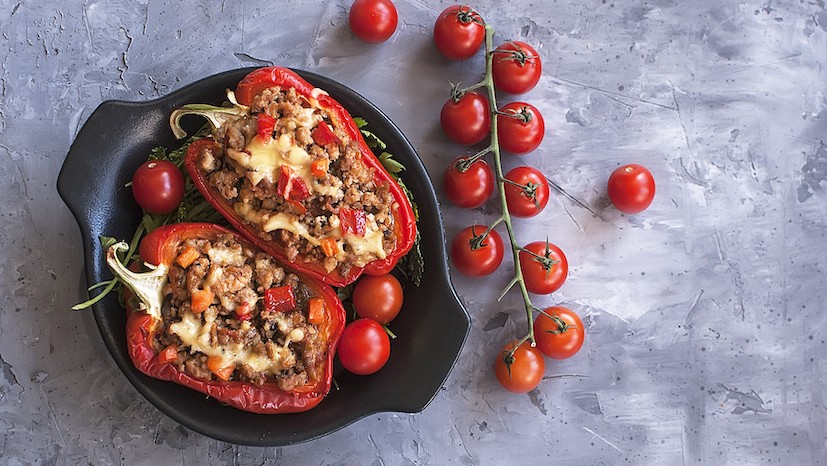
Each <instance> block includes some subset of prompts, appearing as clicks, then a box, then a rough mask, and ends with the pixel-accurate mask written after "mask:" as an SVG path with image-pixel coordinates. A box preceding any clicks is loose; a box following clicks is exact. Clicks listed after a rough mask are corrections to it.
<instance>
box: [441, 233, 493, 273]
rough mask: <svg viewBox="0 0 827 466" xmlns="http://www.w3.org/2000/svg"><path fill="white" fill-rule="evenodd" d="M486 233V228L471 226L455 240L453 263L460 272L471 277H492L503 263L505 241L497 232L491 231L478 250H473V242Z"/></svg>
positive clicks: (452, 254)
mask: <svg viewBox="0 0 827 466" xmlns="http://www.w3.org/2000/svg"><path fill="white" fill-rule="evenodd" d="M484 232H485V227H481V226H477V225H474V226H470V227H468V228H466V229H464V230H462V231H460V232H459V234H458V235H457V236H456V237H455V238H454V241H453V242H452V243H451V261H452V262H453V263H454V267H456V268H457V270H459V271H460V272H462V273H464V274H465V275H468V276H471V277H483V276H485V275H490V274H491V273H493V272H494V271H495V270H497V267H499V266H500V264H501V263H502V261H503V254H504V249H503V239H502V238H501V237H500V234H499V233H497V230H491V231H490V232H489V233H488V237H487V238H485V239H483V240H482V242H481V243H480V246H479V247H478V248H477V249H472V245H471V240H472V238H474V237H475V236H477V235H481V234H483V233H484Z"/></svg>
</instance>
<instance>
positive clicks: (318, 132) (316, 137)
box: [310, 122, 340, 147]
mask: <svg viewBox="0 0 827 466" xmlns="http://www.w3.org/2000/svg"><path fill="white" fill-rule="evenodd" d="M310 136H311V137H312V138H313V141H315V142H316V144H318V145H320V146H322V147H324V146H326V145H328V144H339V142H340V141H339V137H338V136H336V133H334V132H333V130H332V129H330V125H328V124H327V123H325V122H321V123H319V124H318V125H317V126H316V128H315V129H314V130H313V132H312V133H310Z"/></svg>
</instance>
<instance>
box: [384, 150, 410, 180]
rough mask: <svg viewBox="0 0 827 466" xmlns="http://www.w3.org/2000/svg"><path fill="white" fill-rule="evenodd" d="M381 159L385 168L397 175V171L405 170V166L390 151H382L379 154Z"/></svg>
mask: <svg viewBox="0 0 827 466" xmlns="http://www.w3.org/2000/svg"><path fill="white" fill-rule="evenodd" d="M379 161H380V162H382V166H383V167H385V170H387V171H388V173H390V174H392V175H396V174H397V173H400V172H402V171H403V170H405V166H404V165H402V164H401V163H399V162H397V161H396V160H394V159H393V155H391V154H390V153H389V152H382V153H381V154H379Z"/></svg>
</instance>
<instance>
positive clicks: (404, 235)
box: [170, 67, 416, 286]
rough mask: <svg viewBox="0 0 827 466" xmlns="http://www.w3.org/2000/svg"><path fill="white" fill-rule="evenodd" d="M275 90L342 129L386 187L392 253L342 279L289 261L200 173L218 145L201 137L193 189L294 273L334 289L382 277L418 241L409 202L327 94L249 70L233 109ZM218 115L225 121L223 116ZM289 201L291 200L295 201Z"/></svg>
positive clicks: (279, 71) (283, 71)
mask: <svg viewBox="0 0 827 466" xmlns="http://www.w3.org/2000/svg"><path fill="white" fill-rule="evenodd" d="M276 86H279V87H281V88H282V89H288V88H291V87H292V88H295V90H296V93H297V94H298V95H300V96H302V97H303V98H304V99H306V100H307V101H308V102H310V103H311V104H313V105H316V106H318V107H319V108H321V109H322V110H324V111H325V112H326V113H327V115H328V117H329V119H330V123H331V124H332V125H333V127H334V128H336V129H338V130H341V131H342V132H344V133H345V134H347V135H348V137H349V138H350V139H351V140H353V141H356V142H357V144H358V146H359V150H360V152H361V154H362V160H363V161H364V163H365V165H367V167H369V168H372V169H373V170H374V177H375V180H376V184H377V185H383V184H386V185H388V186H389V190H390V193H391V195H392V196H393V199H394V201H395V203H394V204H395V205H394V210H393V216H394V225H395V226H394V235H395V236H396V247H395V249H394V250H393V251H392V252H391V253H390V254H388V256H387V257H386V258H385V259H378V260H375V261H373V262H370V263H368V264H367V265H366V266H365V267H364V268H359V267H351V268H350V270H349V271H348V273H347V274H346V275H344V276H343V275H341V274H340V273H339V271H338V269H337V270H334V271H333V272H327V270H326V269H325V267H324V264H323V262H322V261H309V260H308V261H306V257H304V256H301V255H299V256H298V257H297V258H296V259H295V260H293V261H289V260H288V257H287V254H286V252H285V247H284V245H283V244H281V243H280V242H279V241H278V240H266V239H262V238H261V237H260V235H259V233H260V232H259V231H258V229H257V227H256V226H255V225H251V224H249V223H247V222H245V221H244V220H243V219H242V218H241V217H240V216H239V215H238V214H237V213H236V212H235V210H234V209H233V207H232V205H230V204H229V203H228V202H227V201H226V200H224V198H223V197H222V196H221V195H220V194H219V193H218V192H217V190H216V189H215V188H214V187H213V186H211V185H210V183H209V181H208V179H207V176H206V174H205V173H204V171H203V170H202V169H201V168H200V166H199V163H198V160H199V158H200V154H201V153H202V151H203V150H205V149H207V148H212V149H214V150H219V149H218V147H217V145H216V143H215V142H214V141H213V140H212V139H210V138H204V139H200V140H198V141H195V142H193V143H192V144H191V145H190V147H189V149H188V151H187V156H186V160H185V165H186V168H187V171H188V172H189V175H190V177H191V178H192V180H193V182H194V183H195V186H196V187H197V188H198V190H199V191H201V193H202V194H203V195H204V198H205V199H207V201H208V202H209V203H210V204H211V205H212V206H213V207H214V208H215V209H216V210H218V211H219V212H220V213H221V214H222V215H223V216H224V217H225V218H226V219H227V220H228V221H229V222H230V224H232V225H233V227H235V228H236V229H237V230H238V231H239V232H241V234H243V235H244V236H245V237H246V238H247V239H248V240H249V241H250V242H252V243H253V244H255V245H256V246H258V247H259V248H261V249H263V250H264V251H266V252H267V253H269V254H271V255H273V256H275V257H276V258H277V259H279V260H280V261H281V262H283V263H287V264H290V266H291V267H292V268H294V269H296V270H298V271H300V272H303V273H305V274H307V275H310V276H312V277H314V278H316V279H318V280H321V281H322V282H325V283H329V284H331V285H334V286H344V285H347V284H349V283H352V282H353V281H355V280H356V279H357V278H358V277H359V276H360V275H361V274H362V272H365V273H368V274H371V275H382V274H386V273H388V272H390V271H391V270H392V269H393V267H394V266H395V265H396V263H397V262H398V261H399V259H401V258H402V257H403V256H405V254H407V253H408V251H410V249H411V247H412V246H413V244H414V241H415V240H416V220H415V218H414V213H413V209H412V208H411V203H410V201H409V200H408V197H407V196H406V195H405V193H404V192H403V191H402V188H400V187H399V185H398V184H397V183H396V182H395V181H394V180H393V178H392V177H391V175H390V174H389V173H388V172H387V170H385V168H384V167H383V166H382V163H381V162H380V161H379V159H378V158H377V157H376V156H375V155H374V154H373V152H372V151H371V149H370V148H369V147H368V145H367V143H366V142H365V140H364V138H363V137H362V133H361V131H360V130H359V128H358V127H357V126H356V123H355V122H354V121H353V117H351V115H350V113H348V111H347V110H345V108H344V107H342V105H341V104H339V102H337V101H336V100H334V99H333V98H332V97H330V96H329V95H327V93H325V92H320V91H319V90H318V89H316V88H314V87H313V85H311V84H310V83H308V82H307V81H305V80H304V79H302V78H301V77H300V76H299V75H297V74H296V73H294V72H293V71H291V70H289V69H287V68H281V67H268V68H259V69H257V70H254V71H252V72H251V73H250V74H248V75H247V76H245V77H244V78H243V79H242V80H241V81H240V82H239V83H238V86H237V88H236V90H235V94H234V98H235V99H237V102H238V104H241V105H240V106H237V107H234V108H236V109H239V108H241V109H243V108H244V107H243V106H249V105H250V104H251V103H252V102H253V99H254V97H255V96H256V95H258V94H260V93H261V92H262V91H264V90H265V89H269V88H271V87H276ZM196 107H197V106H195V107H193V106H190V108H196ZM187 111H189V112H190V113H193V112H194V111H193V110H187ZM231 111H233V110H232V109H228V110H226V112H231ZM183 113H185V111H183V110H181V111H176V112H173V116H172V117H171V118H170V121H171V122H175V121H176V118H180V115H181V114H183ZM219 116H222V117H223V115H219ZM228 118H229V117H228ZM213 120H215V121H213ZM210 122H211V124H213V125H216V124H220V123H221V121H220V120H219V119H217V117H216V116H215V115H212V119H211V120H210ZM322 127H325V129H326V130H328V131H330V133H331V134H326V133H327V131H325V129H319V128H322ZM173 128H174V130H175V125H173ZM180 133H181V131H180V129H179V130H178V131H176V134H177V135H180ZM312 136H313V137H315V138H319V139H318V140H319V141H329V140H330V136H333V137H335V134H334V133H333V131H332V130H330V128H327V123H322V124H319V125H318V126H317V131H316V132H315V133H314V134H313V135H312ZM337 139H338V138H337ZM291 192H292V189H291ZM293 199H295V197H294V198H293ZM357 234H358V233H357Z"/></svg>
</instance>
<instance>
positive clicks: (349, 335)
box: [336, 319, 391, 375]
mask: <svg viewBox="0 0 827 466" xmlns="http://www.w3.org/2000/svg"><path fill="white" fill-rule="evenodd" d="M336 352H337V353H336V354H338V355H339V362H341V363H342V367H344V368H345V369H347V371H348V372H351V373H353V374H356V375H370V374H373V373H374V372H376V371H378V370H379V369H381V368H382V367H384V366H385V363H386V362H388V358H389V357H390V354H391V341H390V338H388V334H387V332H385V329H384V328H383V327H382V326H381V325H379V323H377V322H376V321H375V320H372V319H358V320H355V321H353V322H351V323H350V324H348V325H347V327H345V330H344V332H342V338H341V339H340V340H339V347H338V348H337V349H336Z"/></svg>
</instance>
